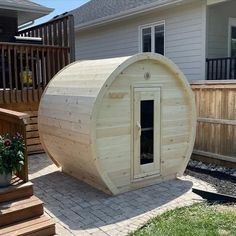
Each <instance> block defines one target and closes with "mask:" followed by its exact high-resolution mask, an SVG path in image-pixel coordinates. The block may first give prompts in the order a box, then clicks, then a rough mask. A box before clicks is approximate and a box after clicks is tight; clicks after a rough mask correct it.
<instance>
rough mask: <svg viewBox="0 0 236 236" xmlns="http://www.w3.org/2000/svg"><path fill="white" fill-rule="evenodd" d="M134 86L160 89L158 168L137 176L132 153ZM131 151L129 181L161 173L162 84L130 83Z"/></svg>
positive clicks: (148, 177) (136, 180) (149, 177)
mask: <svg viewBox="0 0 236 236" xmlns="http://www.w3.org/2000/svg"><path fill="white" fill-rule="evenodd" d="M136 88H140V89H141V88H159V89H160V122H159V131H160V134H159V139H160V141H159V146H160V148H159V150H158V152H159V157H160V158H159V170H158V171H154V172H153V173H152V172H150V173H149V174H148V175H143V176H142V175H140V176H139V177H137V176H136V177H135V174H134V164H135V161H134V155H135V152H134V107H135V104H134V97H135V96H134V95H135V93H134V91H135V89H136ZM130 94H131V142H130V143H131V153H130V158H131V182H138V181H142V180H146V179H151V178H153V177H157V176H161V173H162V165H161V163H162V160H161V142H162V140H161V127H162V126H161V123H162V106H161V104H162V102H161V100H162V99H161V98H162V85H161V84H156V83H146V84H142V83H140V84H139V83H136V84H135V85H132V86H131V93H130Z"/></svg>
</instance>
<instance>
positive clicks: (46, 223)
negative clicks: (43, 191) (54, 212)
mask: <svg viewBox="0 0 236 236" xmlns="http://www.w3.org/2000/svg"><path fill="white" fill-rule="evenodd" d="M0 211H1V214H0V236H13V235H14V236H26V235H27V236H37V235H38V236H50V235H55V223H54V222H53V220H52V219H51V218H50V217H49V216H48V215H46V214H44V209H43V202H42V201H41V200H40V199H39V198H37V197H35V196H34V195H33V184H32V183H31V182H27V183H22V182H21V180H19V179H18V178H14V179H13V183H12V185H11V186H9V187H6V188H2V189H0Z"/></svg>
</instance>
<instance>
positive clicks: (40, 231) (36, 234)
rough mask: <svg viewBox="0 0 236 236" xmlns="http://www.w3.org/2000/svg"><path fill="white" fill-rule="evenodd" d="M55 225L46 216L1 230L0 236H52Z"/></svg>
mask: <svg viewBox="0 0 236 236" xmlns="http://www.w3.org/2000/svg"><path fill="white" fill-rule="evenodd" d="M51 235H55V223H54V221H53V220H52V219H51V218H50V217H49V216H47V215H46V214H44V215H42V216H39V217H35V218H32V219H29V220H25V221H22V222H18V223H16V224H13V225H8V226H6V227H2V228H0V236H51Z"/></svg>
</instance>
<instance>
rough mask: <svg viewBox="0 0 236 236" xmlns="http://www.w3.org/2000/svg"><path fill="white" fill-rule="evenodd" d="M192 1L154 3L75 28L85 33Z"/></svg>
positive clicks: (76, 30)
mask: <svg viewBox="0 0 236 236" xmlns="http://www.w3.org/2000/svg"><path fill="white" fill-rule="evenodd" d="M190 1H195V0H175V1H173V2H170V3H166V4H162V5H156V3H154V4H153V3H152V4H149V5H147V6H145V7H139V8H135V9H132V10H129V11H125V12H123V13H121V14H116V15H112V16H108V17H103V18H100V19H97V20H93V21H89V22H86V23H84V24H78V25H76V26H75V32H79V31H83V30H87V29H89V28H93V27H96V26H102V25H105V24H108V23H111V22H114V21H118V20H122V19H124V18H129V17H132V16H135V15H138V14H141V13H145V12H148V11H150V10H157V9H164V8H168V7H174V6H176V5H181V4H184V3H187V2H190Z"/></svg>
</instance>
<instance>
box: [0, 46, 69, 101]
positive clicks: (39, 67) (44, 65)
mask: <svg viewBox="0 0 236 236" xmlns="http://www.w3.org/2000/svg"><path fill="white" fill-rule="evenodd" d="M69 63H70V49H69V48H67V47H59V46H46V45H29V44H18V43H3V42H0V76H1V80H0V104H3V103H22V102H23V103H26V102H27V103H30V102H35V101H39V99H40V97H41V94H42V91H43V89H44V88H45V86H46V85H47V84H48V82H49V81H50V80H51V79H52V77H53V76H54V75H55V74H56V73H57V72H58V71H59V70H60V69H62V68H63V67H65V66H66V65H67V64H69Z"/></svg>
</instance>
